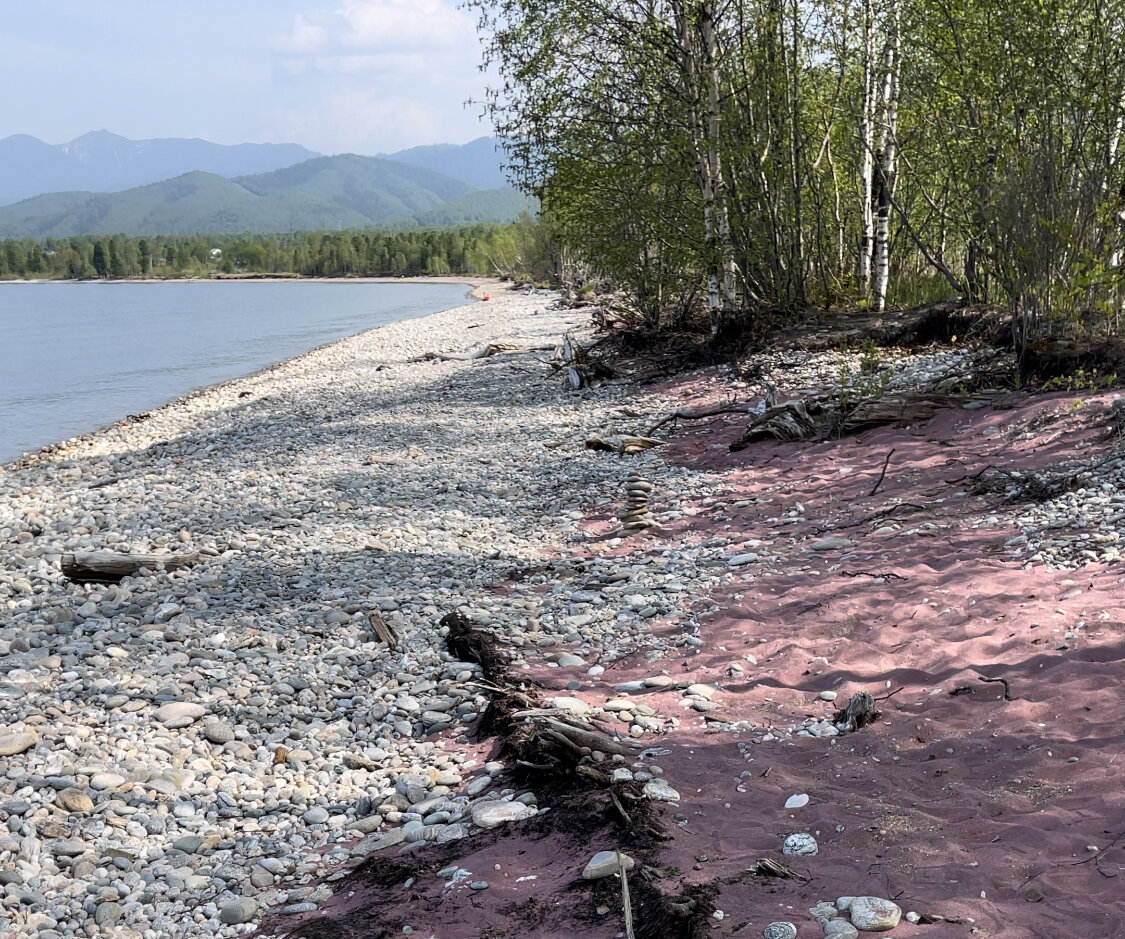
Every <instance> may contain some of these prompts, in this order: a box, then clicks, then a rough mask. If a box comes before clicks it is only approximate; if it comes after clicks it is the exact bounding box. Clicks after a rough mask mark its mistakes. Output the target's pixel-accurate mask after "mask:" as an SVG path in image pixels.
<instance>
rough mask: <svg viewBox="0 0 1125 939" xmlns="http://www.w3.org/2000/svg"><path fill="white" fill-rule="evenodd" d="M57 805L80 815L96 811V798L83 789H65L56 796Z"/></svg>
mask: <svg viewBox="0 0 1125 939" xmlns="http://www.w3.org/2000/svg"><path fill="white" fill-rule="evenodd" d="M55 805H57V806H58V807H59V808H60V809H62V810H63V811H66V812H75V813H77V814H80V815H85V814H88V813H90V812H92V811H94V800H93V799H91V798H90V797H89V796H88V795H86V793H84V792H83V791H82V790H81V789H77V788H75V789H64V790H63V791H62V792H60V793H58V795H56V796H55Z"/></svg>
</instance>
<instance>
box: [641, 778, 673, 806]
mask: <svg viewBox="0 0 1125 939" xmlns="http://www.w3.org/2000/svg"><path fill="white" fill-rule="evenodd" d="M642 792H643V794H644V796H645V798H646V799H651V800H652V801H653V802H679V801H680V794H679V793H678V792H676V790H675V789H673V788H672V787H671V786H670V785H668V783H667V782H666V781H665V780H663V779H659V778H658V779H650V780H649V781H648V782H646V783H645V787H644V789H643V790H642Z"/></svg>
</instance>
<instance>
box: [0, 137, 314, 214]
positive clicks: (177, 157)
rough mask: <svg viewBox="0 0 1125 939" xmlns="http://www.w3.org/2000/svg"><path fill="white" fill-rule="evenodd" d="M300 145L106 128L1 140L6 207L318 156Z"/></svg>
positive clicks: (0, 188) (0, 199)
mask: <svg viewBox="0 0 1125 939" xmlns="http://www.w3.org/2000/svg"><path fill="white" fill-rule="evenodd" d="M317 155H318V154H316V153H315V152H314V151H312V150H308V149H306V148H305V147H302V146H299V145H297V144H236V145H233V146H228V145H225V144H217V143H211V142H210V141H207V140H201V139H200V138H198V137H196V138H191V139H186V138H155V139H152V140H130V139H129V138H127V137H122V136H121V135H120V134H115V133H113V132H112V131H108V130H105V129H102V130H95V131H90V132H89V133H87V134H83V135H82V136H81V137H76V138H75V139H74V140H71V141H70V142H69V143H64V144H58V145H52V144H46V143H44V142H43V141H41V140H38V139H36V138H35V137H31V136H28V135H26V134H16V135H13V136H11V137H7V138H4V139H3V140H0V205H4V204H8V203H12V202H19V201H21V200H23V199H28V198H31V197H32V196H38V195H45V194H47V193H55V192H73V191H76V190H83V191H88V192H119V191H122V190H125V189H132V188H135V187H137V186H144V185H147V184H149V183H155V182H159V181H160V180H163V179H171V178H172V177H174V176H179V175H181V174H183V173H188V172H191V171H193V170H201V171H203V172H207V173H214V174H215V175H218V176H224V177H227V178H231V177H235V176H245V175H248V174H253V173H264V172H269V171H271V170H275V169H280V168H281V167H284V166H291V165H293V164H294V163H300V162H302V161H303V160H307V159H309V158H310V157H314V156H317Z"/></svg>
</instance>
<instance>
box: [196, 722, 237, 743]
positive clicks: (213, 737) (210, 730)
mask: <svg viewBox="0 0 1125 939" xmlns="http://www.w3.org/2000/svg"><path fill="white" fill-rule="evenodd" d="M203 736H204V737H206V738H207V739H208V740H210V741H211V743H216V744H224V743H230V742H231V741H232V740H233V739H234V728H232V727H231V726H230V725H229V724H223V723H219V722H216V723H214V724H207V725H205V726H204V728H203Z"/></svg>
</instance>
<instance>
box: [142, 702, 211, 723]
mask: <svg viewBox="0 0 1125 939" xmlns="http://www.w3.org/2000/svg"><path fill="white" fill-rule="evenodd" d="M206 713H207V708H205V707H204V706H203V705H202V704H193V703H192V702H190V701H169V702H168V703H167V704H162V705H161V706H160V707H158V708H157V709H156V713H155V714H154V715H153V716H154V717H155V718H156V719H157V720H158V721H160V723H161V724H165V725H167V726H169V727H171V728H173V729H175V728H177V727H187V726H188V725H189V724H194V723H195V722H196V721H197V720H199V718H201V717H202V716H203V715H204V714H206Z"/></svg>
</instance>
